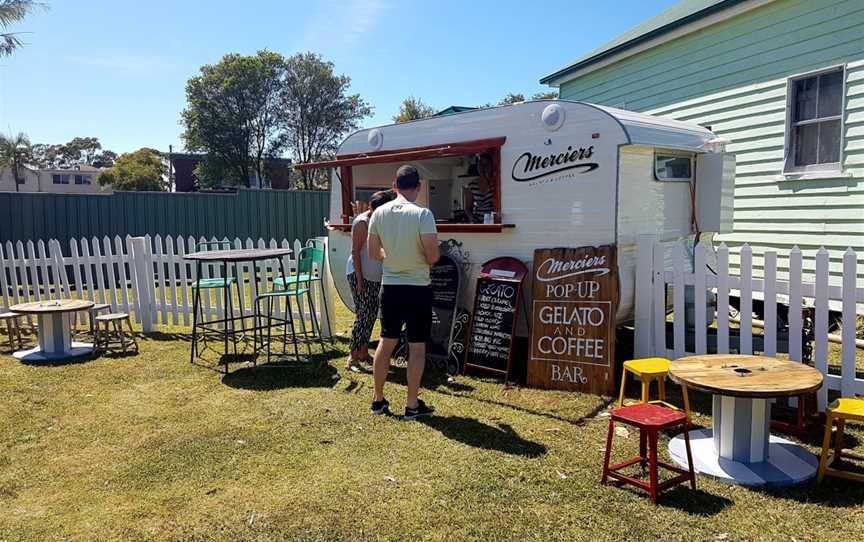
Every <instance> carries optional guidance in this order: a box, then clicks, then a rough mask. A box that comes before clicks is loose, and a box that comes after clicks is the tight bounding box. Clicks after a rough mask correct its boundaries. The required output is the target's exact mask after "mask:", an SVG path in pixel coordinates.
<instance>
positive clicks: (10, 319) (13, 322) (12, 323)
mask: <svg viewBox="0 0 864 542" xmlns="http://www.w3.org/2000/svg"><path fill="white" fill-rule="evenodd" d="M19 316H20V315H19V314H15V313H14V312H0V322H6V331H7V333H8V334H9V351H10V352H14V351H15V350H21V349H22V348H24V339H23V338H21V328H20V327H18V317H19Z"/></svg>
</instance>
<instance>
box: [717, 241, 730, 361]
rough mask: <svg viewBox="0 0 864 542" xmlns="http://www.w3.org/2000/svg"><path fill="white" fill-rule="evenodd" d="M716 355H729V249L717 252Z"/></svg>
mask: <svg viewBox="0 0 864 542" xmlns="http://www.w3.org/2000/svg"><path fill="white" fill-rule="evenodd" d="M717 353H719V354H728V353H729V247H727V246H726V243H722V244H721V245H720V249H719V250H718V251H717Z"/></svg>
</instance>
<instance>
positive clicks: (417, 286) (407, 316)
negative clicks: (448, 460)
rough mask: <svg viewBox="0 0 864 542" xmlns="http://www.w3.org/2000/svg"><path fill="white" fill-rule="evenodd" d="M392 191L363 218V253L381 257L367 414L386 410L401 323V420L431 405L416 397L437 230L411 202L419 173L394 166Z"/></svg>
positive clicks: (429, 314) (417, 191)
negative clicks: (377, 333) (404, 392)
mask: <svg viewBox="0 0 864 542" xmlns="http://www.w3.org/2000/svg"><path fill="white" fill-rule="evenodd" d="M393 189H394V190H395V191H396V193H397V194H398V196H397V197H396V199H395V200H393V201H391V202H390V203H385V204H384V205H382V206H381V207H379V208H378V209H377V210H376V211H375V212H374V213H372V218H371V219H370V220H369V255H370V256H371V257H372V258H375V259H376V260H381V261H382V262H383V268H384V272H383V274H382V279H381V341H380V342H379V343H378V349H377V350H376V351H375V361H374V366H373V372H374V380H375V390H374V391H373V395H372V414H375V415H381V414H389V413H390V403H389V402H388V401H387V399H385V398H384V384H385V383H386V381H387V371H388V370H389V368H390V357H391V356H392V355H393V350H394V349H395V348H396V343H397V342H398V341H399V337H400V336H401V335H402V327H403V326H404V327H405V331H406V335H407V337H408V400H407V403H406V405H405V416H404V419H406V420H413V419H416V418H417V417H419V416H427V415H429V414H431V413H432V411H433V410H434V409H433V408H432V407H430V406H427V405H426V404H425V403H424V402H423V401H421V400H420V399H418V397H417V394H418V391H419V389H420V382H421V380H422V379H423V369H424V366H425V364H426V343H427V342H428V341H429V336H430V334H431V332H432V287H431V278H430V273H429V268H430V266H432V265H433V264H435V262H437V261H438V258H439V257H440V252H439V249H438V230H437V229H436V226H435V216H434V215H433V214H432V211H430V210H429V209H426V208H424V207H420V206H419V205H416V204H415V203H414V202H415V201H417V196H419V195H420V175H419V174H418V173H417V169H416V168H415V167H414V166H409V165H405V166H402V167H400V168H399V169H398V170H397V171H396V181H395V182H394V183H393Z"/></svg>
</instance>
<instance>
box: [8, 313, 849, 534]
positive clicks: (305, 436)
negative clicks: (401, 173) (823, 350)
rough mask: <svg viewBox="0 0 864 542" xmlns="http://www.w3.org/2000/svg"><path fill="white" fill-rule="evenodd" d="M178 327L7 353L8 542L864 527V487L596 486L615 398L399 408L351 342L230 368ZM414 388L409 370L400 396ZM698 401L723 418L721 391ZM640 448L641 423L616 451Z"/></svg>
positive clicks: (435, 399)
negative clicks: (26, 356)
mask: <svg viewBox="0 0 864 542" xmlns="http://www.w3.org/2000/svg"><path fill="white" fill-rule="evenodd" d="M348 322H349V316H348V315H347V314H345V313H344V312H343V313H341V314H340V321H339V325H338V328H339V330H340V331H343V332H344V331H345V330H347V327H348ZM176 331H177V332H178V334H171V333H162V334H154V335H150V336H148V337H144V336H139V342H140V345H141V353H140V355H138V356H135V357H128V358H101V359H96V360H92V361H87V362H83V363H77V364H68V365H58V366H34V365H25V364H22V363H20V362H18V361H16V360H15V359H13V358H12V357H11V356H8V355H6V354H5V349H4V354H3V355H0V443H2V444H0V446H2V448H0V510H2V513H0V540H8V541H12V540H34V541H37V540H38V541H41V540H61V539H72V540H210V539H215V540H231V541H238V540H394V541H397V540H399V541H401V540H405V541H415V540H446V541H448V542H452V541H456V540H496V541H497V540H520V541H523V540H623V539H628V540H724V539H725V540H754V539H776V540H818V541H824V540H844V541H852V540H862V539H864V484H855V483H852V482H846V481H836V480H828V481H826V482H825V483H823V484H822V485H821V486H817V485H816V484H815V483H810V484H805V485H802V486H800V487H795V488H790V489H783V490H776V491H764V490H756V489H745V488H741V487H735V486H729V485H724V484H721V483H718V482H715V481H712V480H709V479H707V478H704V477H702V478H699V479H698V486H699V489H698V490H697V491H691V490H689V489H686V488H683V487H680V488H677V489H675V490H672V491H670V492H668V493H666V494H664V495H663V496H662V497H661V503H660V505H659V506H657V507H654V506H652V505H651V504H650V502H649V500H648V499H647V498H646V497H645V496H644V495H643V494H640V493H638V492H636V491H635V490H630V489H623V488H616V487H614V486H609V487H603V486H600V485H599V479H600V470H601V464H602V457H603V448H604V444H605V434H606V425H607V423H608V418H607V417H606V416H604V415H603V414H604V411H605V410H606V409H607V408H608V407H609V405H610V403H609V401H608V400H606V399H603V398H601V397H594V396H589V395H581V394H574V393H559V392H548V391H541V390H531V389H523V388H506V387H504V386H502V385H501V384H500V383H498V382H494V381H485V380H480V379H475V378H469V377H463V376H460V377H458V378H456V379H455V380H454V381H448V379H447V378H446V377H443V376H441V375H436V374H432V373H429V374H427V377H428V378H427V379H426V385H427V389H426V390H425V391H424V393H423V397H424V398H425V399H426V400H427V402H429V403H431V404H433V405H434V406H435V407H436V408H437V415H436V416H435V417H433V418H430V419H428V420H427V421H424V422H403V421H399V420H398V419H396V418H384V417H372V416H371V415H369V413H368V407H369V404H368V402H369V399H370V394H371V385H372V384H371V376H369V375H357V374H354V373H348V372H346V371H345V370H344V357H345V349H346V348H345V343H344V341H341V342H339V343H338V344H337V348H338V351H334V352H331V353H328V354H320V355H318V356H316V359H315V361H314V362H307V363H302V364H296V363H293V364H291V366H289V367H287V368H267V367H259V368H258V369H252V368H248V367H245V366H240V365H237V366H233V367H232V372H231V373H230V374H229V375H227V376H225V375H222V374H220V373H219V372H217V371H214V370H212V369H209V368H206V367H202V366H198V365H190V364H189V361H188V353H189V350H188V349H189V343H188V342H187V338H186V336H185V335H182V332H183V331H184V330H176ZM4 338H5V337H4ZM403 384H404V371H403V370H402V369H399V368H395V369H394V371H393V375H392V377H391V382H390V383H389V384H388V396H389V398H390V400H391V402H392V403H393V407H394V410H399V411H401V409H402V408H404V391H405V390H404V385H403ZM672 388H673V387H672V386H670V389H672ZM675 391H676V393H673V394H672V400H673V401H678V400H679V399H680V398H679V396H678V395H677V390H675ZM635 393H636V390H635V388H634V389H633V390H631V394H630V395H631V397H632V396H635ZM691 397H692V400H693V402H694V407H695V409H696V410H697V416H696V418H695V421H696V422H697V423H699V424H702V425H707V424H710V417H709V416H710V406H709V403H708V398H707V397H705V396H701V395H700V394H697V393H695V392H694V393H692V396H691ZM852 429H853V430H852V434H851V438H850V440H849V441H850V442H851V443H852V444H857V445H858V446H859V449H860V448H861V447H864V432H862V431H861V428H860V427H853V428H852ZM818 440H819V436H818V435H817V434H815V433H814V435H813V436H812V437H811V438H809V439H807V442H806V444H807V445H808V447H809V448H810V449H811V450H816V449H817V448H816V447H815V445H816V444H817V442H818ZM664 441H665V442H668V437H667V438H666V439H664ZM637 443H638V438H637V436H636V434H635V433H633V432H631V433H630V435H629V436H627V437H626V438H622V437H618V438H617V440H616V450H617V451H618V452H620V454H621V456H623V455H624V454H625V453H628V454H629V453H632V452H634V450H635V449H636V446H637ZM664 455H665V452H664Z"/></svg>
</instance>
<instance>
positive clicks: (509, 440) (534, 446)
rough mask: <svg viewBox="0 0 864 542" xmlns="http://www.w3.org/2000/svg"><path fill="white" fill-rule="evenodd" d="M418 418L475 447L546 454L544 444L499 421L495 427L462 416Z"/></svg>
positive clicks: (433, 427) (515, 452)
mask: <svg viewBox="0 0 864 542" xmlns="http://www.w3.org/2000/svg"><path fill="white" fill-rule="evenodd" d="M418 421H419V422H420V423H422V424H424V425H427V426H429V427H431V428H432V429H435V430H437V431H440V432H441V434H442V435H444V436H445V437H447V438H449V439H452V440H456V441H459V442H461V443H463V444H467V445H468V446H471V447H474V448H480V449H482V450H496V451H499V452H504V453H505V454H510V455H521V456H523V457H539V456H541V455H544V454H545V453H546V446H544V445H542V444H540V443H537V442H533V441H530V440H526V439H524V438H522V437H520V436H519V434H518V433H516V431H514V430H513V428H512V427H511V426H510V425H508V424H506V423H500V424H498V427H493V426H491V425H486V424H485V423H483V422H480V421H478V420H475V419H472V418H465V417H462V416H431V417H428V418H420V419H419V420H418Z"/></svg>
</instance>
